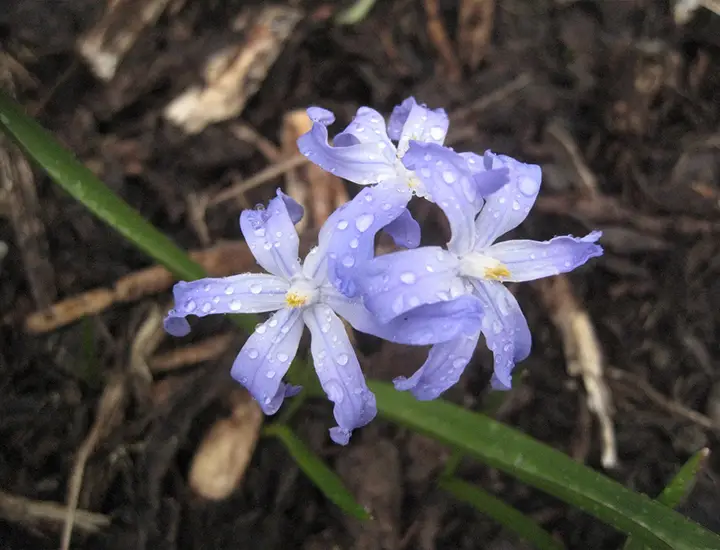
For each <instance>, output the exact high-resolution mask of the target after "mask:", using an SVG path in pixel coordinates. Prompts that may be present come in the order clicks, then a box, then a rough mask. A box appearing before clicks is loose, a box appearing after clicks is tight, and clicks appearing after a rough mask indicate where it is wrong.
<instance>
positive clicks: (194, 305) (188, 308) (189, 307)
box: [185, 300, 197, 311]
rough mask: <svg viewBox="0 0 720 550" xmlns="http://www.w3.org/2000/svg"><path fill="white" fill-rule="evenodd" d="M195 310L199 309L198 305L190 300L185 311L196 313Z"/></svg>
mask: <svg viewBox="0 0 720 550" xmlns="http://www.w3.org/2000/svg"><path fill="white" fill-rule="evenodd" d="M195 308H197V304H196V303H195V301H194V300H188V301H187V302H185V309H186V310H188V311H195Z"/></svg>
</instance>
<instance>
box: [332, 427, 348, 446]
mask: <svg viewBox="0 0 720 550" xmlns="http://www.w3.org/2000/svg"><path fill="white" fill-rule="evenodd" d="M351 435H352V430H345V429H343V428H341V427H340V426H335V427H334V428H330V439H332V440H333V441H334V442H335V443H337V444H338V445H347V444H348V443H350V436H351Z"/></svg>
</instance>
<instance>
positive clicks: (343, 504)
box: [265, 424, 371, 520]
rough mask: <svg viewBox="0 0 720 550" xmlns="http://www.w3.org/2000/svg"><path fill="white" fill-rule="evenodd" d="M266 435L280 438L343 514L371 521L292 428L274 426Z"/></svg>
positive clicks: (340, 481) (268, 429)
mask: <svg viewBox="0 0 720 550" xmlns="http://www.w3.org/2000/svg"><path fill="white" fill-rule="evenodd" d="M265 435H268V436H272V437H276V438H278V439H279V440H280V441H281V442H282V444H283V445H285V448H286V449H287V450H288V452H289V453H290V456H292V457H293V460H295V462H297V464H298V466H300V469H301V470H302V471H303V472H305V474H306V475H307V476H308V477H309V478H310V479H311V480H312V481H313V483H315V485H316V486H317V488H318V489H320V491H322V493H323V494H324V495H325V496H326V497H327V498H328V499H329V500H331V501H332V502H334V503H335V504H337V506H338V507H339V508H340V509H341V510H342V511H343V512H345V513H346V514H348V515H350V516H353V517H356V518H357V519H362V520H367V519H371V517H370V514H369V513H368V511H367V510H366V509H365V508H364V507H362V506H361V505H360V504H358V503H357V502H356V501H355V498H354V497H353V496H352V494H351V493H350V491H348V490H347V488H346V487H345V485H343V482H342V480H341V479H340V478H339V477H338V475H337V474H336V473H335V472H333V471H332V470H331V469H330V468H328V466H327V465H326V464H325V463H324V462H323V461H322V460H320V458H318V456H317V455H316V454H315V453H313V452H312V451H311V450H310V449H308V448H307V447H306V446H305V444H304V443H303V442H302V441H301V440H300V439H298V437H297V436H296V435H295V434H294V433H293V432H292V431H291V430H290V428H288V427H287V426H285V425H282V424H272V425H270V426H268V427H266V428H265Z"/></svg>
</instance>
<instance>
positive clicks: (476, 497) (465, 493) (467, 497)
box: [440, 478, 564, 550]
mask: <svg viewBox="0 0 720 550" xmlns="http://www.w3.org/2000/svg"><path fill="white" fill-rule="evenodd" d="M440 487H441V488H442V489H444V490H446V491H447V492H448V493H450V494H451V495H453V496H454V497H455V498H457V499H458V500H461V501H463V502H466V503H467V504H470V505H471V506H473V507H474V508H476V509H477V510H479V511H480V512H482V513H483V514H485V515H488V516H490V517H491V518H493V519H494V520H495V521H497V522H498V523H499V524H500V525H502V526H503V527H505V528H506V529H508V530H510V531H513V532H514V533H515V534H517V535H518V536H519V537H521V538H523V539H525V540H526V541H528V542H530V543H532V545H533V546H535V547H536V548H539V549H540V550H562V549H563V548H564V546H563V545H562V544H560V543H559V542H558V541H556V540H555V539H554V538H552V537H551V536H550V534H549V533H548V532H547V531H545V530H544V529H543V528H542V527H540V526H539V525H538V524H537V523H535V522H534V521H533V520H531V519H530V518H529V517H527V516H526V515H525V514H523V513H522V512H519V511H518V510H516V509H515V508H513V507H512V506H509V505H507V504H505V503H504V502H503V501H502V500H500V499H499V498H496V497H494V496H493V495H491V494H490V493H488V492H486V491H483V490H482V489H480V488H478V487H474V486H473V485H470V484H469V483H465V482H464V481H461V480H459V479H457V478H445V479H443V480H441V481H440Z"/></svg>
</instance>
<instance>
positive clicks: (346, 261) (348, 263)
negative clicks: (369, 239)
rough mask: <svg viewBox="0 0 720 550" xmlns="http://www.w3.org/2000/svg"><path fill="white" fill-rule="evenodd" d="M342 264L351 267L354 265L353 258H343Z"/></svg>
mask: <svg viewBox="0 0 720 550" xmlns="http://www.w3.org/2000/svg"><path fill="white" fill-rule="evenodd" d="M342 264H343V265H344V266H345V267H352V266H354V265H355V258H353V257H352V256H345V257H344V258H343V259H342Z"/></svg>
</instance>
